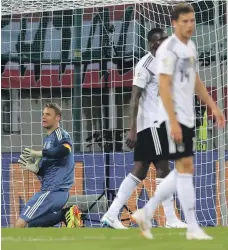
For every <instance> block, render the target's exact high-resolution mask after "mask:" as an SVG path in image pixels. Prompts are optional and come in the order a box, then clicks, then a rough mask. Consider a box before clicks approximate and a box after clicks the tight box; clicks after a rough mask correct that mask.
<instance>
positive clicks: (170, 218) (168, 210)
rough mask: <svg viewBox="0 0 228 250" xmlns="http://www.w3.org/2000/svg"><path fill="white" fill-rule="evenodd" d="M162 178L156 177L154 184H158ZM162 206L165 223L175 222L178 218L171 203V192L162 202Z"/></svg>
mask: <svg viewBox="0 0 228 250" xmlns="http://www.w3.org/2000/svg"><path fill="white" fill-rule="evenodd" d="M163 180H164V179H163V178H156V185H157V186H158V185H160V184H161V182H162V181H163ZM162 206H163V209H164V213H165V217H166V221H167V223H168V224H172V223H175V222H176V221H177V220H178V218H177V216H176V213H175V207H174V203H173V194H172V195H171V196H170V197H169V198H168V199H166V200H164V201H163V202H162Z"/></svg>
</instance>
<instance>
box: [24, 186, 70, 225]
mask: <svg viewBox="0 0 228 250" xmlns="http://www.w3.org/2000/svg"><path fill="white" fill-rule="evenodd" d="M68 198H69V192H68V191H46V192H44V191H41V192H38V193H36V194H35V195H34V196H33V197H32V198H31V199H30V200H29V201H28V202H27V204H26V205H25V207H24V208H23V209H22V211H21V214H20V218H21V219H23V220H24V221H26V222H27V223H29V222H30V221H32V220H35V219H37V218H39V217H41V216H44V215H46V214H48V213H53V212H57V211H59V210H61V209H62V208H63V207H64V205H65V204H66V203H67V201H68Z"/></svg>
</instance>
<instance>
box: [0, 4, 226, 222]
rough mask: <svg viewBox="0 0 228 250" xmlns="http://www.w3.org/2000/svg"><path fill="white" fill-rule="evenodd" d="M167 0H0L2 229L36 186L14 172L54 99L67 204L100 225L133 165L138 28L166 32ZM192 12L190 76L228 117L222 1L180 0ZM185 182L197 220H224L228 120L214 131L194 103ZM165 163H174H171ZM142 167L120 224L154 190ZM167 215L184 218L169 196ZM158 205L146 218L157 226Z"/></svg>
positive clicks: (141, 41)
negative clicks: (65, 159)
mask: <svg viewBox="0 0 228 250" xmlns="http://www.w3.org/2000/svg"><path fill="white" fill-rule="evenodd" d="M178 2H181V1H169V0H157V1H155V0H152V1H148V0H147V1H146V0H87V1H85V0H65V1H63V0H2V1H1V21H2V22H1V25H2V30H1V88H2V93H1V106H2V123H1V125H2V129H1V133H2V134H1V135H2V144H1V150H2V154H1V157H2V182H1V183H2V193H1V198H2V205H1V208H2V209H1V211H2V214H1V218H2V227H11V226H13V224H14V222H15V219H16V218H17V217H18V216H19V213H20V210H21V208H22V207H23V205H24V204H25V202H26V201H27V200H28V199H29V198H30V197H31V196H32V195H33V194H34V193H35V192H37V191H38V190H39V187H40V184H39V181H38V179H37V178H36V176H34V175H32V174H29V173H28V172H27V171H25V170H21V169H20V168H19V167H18V165H17V159H18V156H19V155H20V153H21V151H22V149H23V148H24V147H32V148H34V149H41V148H42V140H43V138H44V136H45V131H44V130H43V129H42V126H41V112H42V107H43V106H44V104H45V103H46V102H57V103H58V104H60V106H61V107H62V111H63V118H62V122H61V125H62V126H63V128H64V129H66V130H67V131H68V132H69V133H70V134H71V136H72V139H73V143H74V150H75V152H74V153H75V184H74V186H73V187H72V189H71V198H70V200H69V203H70V204H73V203H76V204H78V205H79V206H81V208H82V210H83V212H85V221H84V224H85V226H88V227H99V226H100V222H99V221H100V218H101V217H102V215H103V214H104V212H105V211H106V210H107V207H108V205H110V203H111V201H112V199H113V197H114V196H115V193H116V192H117V190H118V188H119V186H120V183H121V182H122V180H123V179H124V177H125V176H126V175H127V174H128V173H129V172H130V170H131V168H132V167H133V153H132V152H131V151H130V150H129V149H128V148H127V147H126V145H125V137H126V132H127V130H128V128H129V100H130V94H131V86H132V79H133V72H134V66H135V64H136V63H137V62H138V60H139V59H140V58H141V57H142V56H143V55H144V54H145V53H146V50H147V41H146V35H147V32H148V31H149V30H150V29H151V28H153V27H162V28H164V29H166V31H167V32H168V34H169V35H170V34H171V32H172V27H171V20H170V13H171V11H172V7H173V6H174V5H175V3H178ZM185 2H188V3H190V4H191V5H192V6H193V7H194V9H195V13H196V31H195V34H194V36H193V40H194V41H195V43H196V47H197V50H198V55H199V73H200V76H201V78H202V79H203V80H204V82H205V84H206V87H207V89H208V91H209V93H210V94H211V95H212V96H213V98H214V99H215V100H216V102H217V103H218V105H219V107H220V108H221V110H223V112H224V113H225V115H226V122H227V118H228V109H227V107H228V81H227V8H228V4H227V2H226V1H215V0H213V1H202V0H198V1H185ZM195 105H196V111H197V120H196V125H197V126H196V135H197V140H196V154H195V175H194V184H195V190H196V213H197V219H198V221H199V223H200V224H201V225H203V226H217V225H223V226H228V126H227V125H226V128H225V129H217V128H216V126H215V124H214V120H213V118H212V116H211V111H210V110H207V109H206V110H205V107H204V106H203V105H202V104H201V103H200V102H197V103H196V104H195ZM171 167H173V163H171ZM155 176H156V170H155V169H154V167H153V166H151V168H150V171H149V173H148V175H147V178H146V180H145V181H144V182H143V183H142V184H140V185H139V187H138V188H137V190H136V191H135V192H134V194H133V195H132V197H131V198H130V200H129V202H128V203H127V204H126V207H125V208H124V209H123V213H122V216H121V218H122V220H123V222H124V223H125V224H126V225H132V223H131V221H130V219H129V218H130V217H129V213H130V212H131V211H133V210H134V209H136V208H137V207H141V206H142V205H144V204H145V202H146V201H147V200H148V197H150V196H152V195H153V193H154V190H155V188H156V181H155V179H156V177H155ZM176 211H177V213H178V216H180V217H182V218H183V213H182V210H181V208H180V206H179V202H178V197H177V199H176ZM164 223H165V217H164V212H163V209H162V207H159V209H158V210H157V211H156V214H155V217H154V224H156V225H158V226H163V225H164Z"/></svg>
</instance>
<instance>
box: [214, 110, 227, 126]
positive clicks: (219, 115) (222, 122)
mask: <svg viewBox="0 0 228 250" xmlns="http://www.w3.org/2000/svg"><path fill="white" fill-rule="evenodd" d="M212 112H213V114H214V116H215V119H216V123H217V125H218V127H219V128H224V127H225V123H226V122H225V116H224V115H223V113H222V111H221V110H219V109H218V108H216V109H215V110H212Z"/></svg>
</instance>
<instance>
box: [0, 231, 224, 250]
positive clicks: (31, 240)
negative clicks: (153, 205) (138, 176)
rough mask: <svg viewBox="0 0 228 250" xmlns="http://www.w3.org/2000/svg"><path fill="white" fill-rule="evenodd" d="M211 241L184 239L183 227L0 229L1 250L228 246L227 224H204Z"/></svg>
mask: <svg viewBox="0 0 228 250" xmlns="http://www.w3.org/2000/svg"><path fill="white" fill-rule="evenodd" d="M205 231H206V232H207V233H208V234H210V235H211V236H213V237H214V240H212V241H195V240H194V241H187V240H186V239H185V230H184V229H165V228H154V229H152V232H153V235H154V239H153V240H146V239H144V238H142V237H141V235H140V233H139V229H137V228H134V229H129V230H112V229H108V228H107V229H106V228H101V229H95V228H82V229H67V228H47V229H45V228H37V229H35V228H33V229H15V228H5V229H2V249H3V250H13V249H16V250H38V249H39V250H71V249H74V250H78V249H80V250H119V249H126V250H134V249H137V250H139V249H142V250H147V249H150V250H228V228H222V227H216V228H206V229H205Z"/></svg>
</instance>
